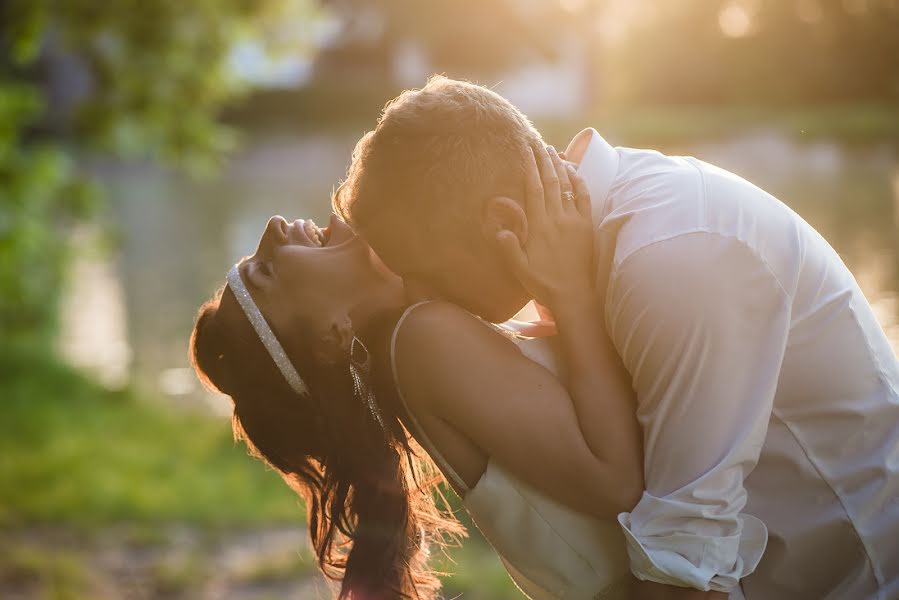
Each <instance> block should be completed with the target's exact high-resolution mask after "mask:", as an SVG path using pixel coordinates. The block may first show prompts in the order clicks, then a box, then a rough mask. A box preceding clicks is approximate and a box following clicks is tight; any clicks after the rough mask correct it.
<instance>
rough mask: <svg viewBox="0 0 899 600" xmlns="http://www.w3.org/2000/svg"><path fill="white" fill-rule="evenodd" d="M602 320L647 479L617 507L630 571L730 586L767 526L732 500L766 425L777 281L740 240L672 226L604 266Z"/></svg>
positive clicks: (746, 569)
mask: <svg viewBox="0 0 899 600" xmlns="http://www.w3.org/2000/svg"><path fill="white" fill-rule="evenodd" d="M607 294H608V295H607V302H606V310H607V313H606V320H607V323H608V326H609V333H610V336H611V337H612V339H613V340H614V342H615V345H616V347H617V349H618V351H619V353H620V354H621V356H622V359H623V361H624V364H625V366H626V367H627V369H628V371H629V372H630V373H631V376H632V377H633V382H634V388H635V391H636V394H637V402H638V408H637V417H638V419H639V422H640V424H641V426H642V428H643V434H644V450H645V462H644V475H645V481H646V491H645V492H644V494H643V496H642V498H641V499H640V501H639V502H638V504H637V505H636V506H635V507H634V509H633V510H632V511H631V512H629V513H621V514H620V515H619V517H618V521H619V523H620V524H621V527H622V529H623V532H624V536H625V539H626V543H627V550H628V554H629V556H630V561H631V571H632V572H633V574H634V575H635V576H636V577H637V578H639V579H642V580H649V581H655V582H658V583H663V584H668V585H675V586H681V587H691V588H695V589H699V590H716V591H724V592H727V591H730V590H731V589H733V588H734V587H735V586H736V585H737V584H738V583H739V580H740V579H741V578H742V577H745V576H746V575H749V574H750V573H752V572H753V570H754V569H755V568H756V566H757V565H758V562H759V560H760V559H761V556H762V554H763V552H764V550H765V545H766V542H767V530H766V528H765V525H764V524H763V523H762V522H761V521H760V520H759V519H757V518H755V517H753V516H751V515H748V514H744V513H741V511H742V510H743V508H744V506H745V504H746V490H745V488H744V486H743V481H744V479H745V478H746V476H747V475H748V474H749V473H750V472H751V471H752V469H753V468H754V467H755V465H756V463H757V461H758V457H759V453H760V451H761V448H762V444H763V442H764V439H765V435H766V432H767V427H768V421H769V418H770V415H771V410H772V404H773V399H774V394H775V390H776V388H777V381H778V375H779V373H780V367H781V363H782V360H783V356H784V351H785V348H786V341H787V333H788V330H789V326H790V303H789V300H788V297H789V296H788V294H787V292H786V291H785V290H784V288H783V286H782V285H781V283H780V282H779V281H778V279H777V278H776V276H775V275H774V272H773V270H772V269H771V268H770V266H769V265H768V264H767V263H765V262H764V260H763V259H762V258H761V257H759V256H758V255H757V254H756V253H755V252H754V251H753V250H752V249H751V248H749V247H748V246H746V245H745V244H743V243H742V242H740V241H739V240H736V239H733V238H728V237H724V236H720V235H718V234H714V233H707V232H698V233H688V234H682V235H679V236H676V237H673V238H671V239H667V240H663V241H657V242H654V243H652V244H650V245H648V246H646V247H644V248H642V249H639V250H636V251H635V252H633V253H632V254H630V255H629V256H627V257H626V258H624V259H623V260H622V261H621V262H620V263H619V264H618V265H617V267H616V268H615V269H613V272H612V274H611V277H610V279H609V288H608V292H607Z"/></svg>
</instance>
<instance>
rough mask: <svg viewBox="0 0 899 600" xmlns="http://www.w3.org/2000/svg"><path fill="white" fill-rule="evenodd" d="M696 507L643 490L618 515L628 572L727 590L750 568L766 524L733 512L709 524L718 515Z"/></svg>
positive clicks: (763, 541) (764, 539)
mask: <svg viewBox="0 0 899 600" xmlns="http://www.w3.org/2000/svg"><path fill="white" fill-rule="evenodd" d="M691 508H692V509H693V510H690V509H691ZM647 511H651V512H650V513H648V512H647ZM700 512H701V507H691V506H689V505H685V503H683V502H681V501H672V500H666V499H662V498H655V497H654V496H652V495H651V494H649V492H644V493H643V497H642V498H641V499H640V502H639V503H638V504H637V506H636V507H634V510H633V511H632V512H629V513H627V512H623V513H621V514H619V515H618V523H619V524H620V525H621V529H622V531H623V533H624V538H625V541H626V545H627V553H628V556H629V557H630V563H631V572H632V573H633V574H634V576H635V577H636V578H637V579H641V580H643V581H654V582H656V583H662V584H665V585H673V586H678V587H689V588H693V589H697V590H703V591H709V590H713V591H718V592H730V591H731V590H732V589H733V588H734V587H736V586H737V585H738V584H739V583H740V579H742V578H743V577H746V576H747V575H749V574H750V573H752V572H753V571H755V568H756V567H757V566H758V564H759V561H760V560H761V558H762V554H764V552H765V546H766V545H767V543H768V528H767V527H765V524H764V523H763V522H762V521H761V520H760V519H758V518H756V517H753V516H752V515H747V514H736V515H734V516H732V517H727V519H725V521H731V523H730V524H727V523H724V522H722V523H721V525H728V526H726V527H714V526H713V527H709V526H708V525H709V524H710V522H713V521H721V517H720V516H719V517H718V518H711V519H710V518H708V517H705V518H704V517H702V516H700V515H697V514H696V513H700ZM648 514H652V515H653V516H652V518H651V519H648V520H646V519H641V518H640V517H641V516H642V515H648ZM713 524H714V525H717V524H718V523H713ZM691 529H694V530H695V529H699V530H702V529H705V530H710V529H722V530H725V531H726V532H727V534H725V535H716V534H713V533H711V532H706V533H692V532H691V531H690V530H691Z"/></svg>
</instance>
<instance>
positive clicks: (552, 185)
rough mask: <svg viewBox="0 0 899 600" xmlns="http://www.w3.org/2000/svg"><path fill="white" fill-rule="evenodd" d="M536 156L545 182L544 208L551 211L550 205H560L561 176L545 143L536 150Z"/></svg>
mask: <svg viewBox="0 0 899 600" xmlns="http://www.w3.org/2000/svg"><path fill="white" fill-rule="evenodd" d="M534 156H535V158H536V159H537V165H538V166H539V167H540V181H542V182H543V201H544V204H545V209H544V210H546V211H547V212H549V210H550V207H554V206H558V205H559V194H560V191H559V176H558V174H557V173H556V169H555V167H553V161H552V159H551V158H550V156H549V151H548V150H547V148H546V146H545V145H543V144H542V143H541V145H540V147H539V148H536V149H535V150H534Z"/></svg>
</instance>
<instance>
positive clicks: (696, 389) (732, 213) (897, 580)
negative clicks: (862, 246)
mask: <svg viewBox="0 0 899 600" xmlns="http://www.w3.org/2000/svg"><path fill="white" fill-rule="evenodd" d="M613 154H614V155H613ZM582 169H585V170H586V172H587V174H588V177H587V180H588V183H589V182H590V181H591V179H592V180H593V182H594V184H593V185H592V186H591V193H592V194H594V195H596V194H597V192H598V193H599V194H600V195H603V193H604V192H606V191H607V194H606V197H605V198H602V197H601V198H594V206H595V209H594V212H595V213H598V214H595V215H594V218H595V219H596V220H597V224H598V227H597V242H598V243H597V248H598V256H599V264H600V272H599V284H600V288H601V289H604V290H605V300H606V320H607V324H608V327H609V332H610V335H611V336H612V338H613V340H614V341H615V344H616V346H617V348H618V350H619V352H620V353H621V355H622V359H623V360H624V362H625V365H626V366H627V367H628V370H629V371H630V372H631V375H632V376H633V377H634V384H635V389H636V391H637V395H638V402H639V408H638V417H639V418H640V421H641V424H642V425H643V427H644V432H645V449H646V463H645V475H646V481H647V492H646V493H645V494H644V497H643V499H642V500H641V502H640V503H639V504H638V506H637V507H635V509H634V510H633V511H632V512H631V513H629V514H623V515H622V516H621V518H620V520H621V522H622V525H623V526H624V529H625V535H626V537H627V538H628V541H629V552H630V555H631V563H632V568H633V569H634V570H635V571H637V572H638V573H639V574H641V575H643V576H645V578H647V579H650V580H654V581H659V582H660V583H669V584H672V585H686V586H692V587H698V588H700V589H722V590H726V589H728V588H730V587H731V586H732V584H733V583H734V582H735V581H736V580H737V579H741V578H743V577H745V576H746V575H747V574H749V573H753V570H754V573H753V574H751V575H749V576H748V577H746V578H745V579H743V581H742V586H743V590H744V591H745V594H746V597H747V598H750V599H752V598H803V597H807V598H825V597H827V598H892V597H899V543H897V542H894V541H893V540H899V503H897V502H899V500H897V499H899V363H897V360H896V357H895V355H894V354H893V351H892V349H891V348H890V346H889V343H888V342H887V339H886V337H885V335H884V333H883V331H882V329H881V328H880V326H879V325H878V324H877V321H876V319H875V317H874V314H873V311H872V310H871V307H870V306H869V305H868V303H867V301H866V300H865V298H864V296H863V294H862V292H861V290H860V289H859V287H858V285H857V284H856V282H855V280H854V278H853V277H852V275H851V273H850V272H849V271H848V269H847V268H846V266H845V265H844V264H843V263H842V261H841V260H840V258H839V256H838V255H837V254H836V252H835V251H834V250H833V249H832V248H831V247H830V246H829V244H827V242H826V241H825V240H824V239H823V238H821V236H820V235H818V234H817V232H815V231H814V229H813V228H812V227H810V226H809V225H808V224H807V223H806V222H805V221H803V220H802V219H801V218H800V217H799V216H798V215H796V214H795V213H794V212H793V211H792V210H790V209H789V208H788V207H786V206H785V205H784V204H782V203H781V202H779V201H778V200H777V199H775V198H773V197H772V196H770V195H769V194H766V193H765V192H763V191H762V190H760V189H758V188H756V187H755V186H752V185H751V184H749V183H748V182H746V181H744V180H742V179H740V178H739V177H736V176H735V175H733V174H731V173H728V172H726V171H723V170H721V169H718V168H716V167H714V166H711V165H708V164H706V163H703V162H701V161H698V160H695V159H691V158H677V157H666V156H663V155H660V154H658V153H655V152H651V151H643V150H631V149H622V148H619V149H614V150H612V149H611V148H609V147H608V146H607V145H606V146H604V147H603V146H600V147H598V149H597V150H596V151H595V152H594V156H593V158H591V157H590V155H589V153H588V156H587V157H586V164H584V165H582ZM591 169H592V171H593V173H592V175H590V172H591ZM612 173H614V175H612ZM756 462H757V466H756ZM744 481H745V486H744V485H743V483H744ZM744 487H745V489H744ZM746 492H748V497H747V493H746ZM744 504H745V507H744ZM753 515H754V516H755V517H758V519H760V520H761V522H762V523H764V525H765V526H767V529H768V544H767V550H766V551H765V552H764V555H763V556H761V555H762V550H763V549H764V541H763V540H764V527H762V526H761V525H760V523H759V522H758V521H757V520H756V519H753V517H752V516H753ZM760 556H761V562H759V563H758V567H757V568H755V569H753V567H754V566H755V562H756V561H758V560H759V558H760ZM878 594H879V595H878Z"/></svg>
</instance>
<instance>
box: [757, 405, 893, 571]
mask: <svg viewBox="0 0 899 600" xmlns="http://www.w3.org/2000/svg"><path fill="white" fill-rule="evenodd" d="M778 413H779V411H778V410H777V409H776V408H774V409H772V410H771V415H772V416H773V417H774V418H775V419H777V420H778V421H780V422H781V424H782V425H783V426H784V427H785V428H786V430H787V431H789V432H790V435H791V436H792V437H793V440H794V441H795V442H796V445H797V446H799V449H800V450H802V455H803V456H805V459H806V460H807V461H808V463H809V464H810V465H812V468H814V469H815V473H817V474H818V477H820V478H821V481H823V482H824V483H825V485H827V487H828V488H829V489H830V491H831V492H833V495H834V497H835V498H836V499H837V502H839V503H840V508H842V509H843V514H845V515H846V519H847V520H848V521H849V524H850V525H851V526H852V532H853V533H854V534H855V537H856V538H858V542H859V544H860V545H861V547H862V550H864V552H865V558H866V559H867V560H868V565H869V566H870V567H871V573H872V574H873V575H874V581H875V582H876V583H877V587H878V588H881V587H883V585H884V582H883V577H882V576H881V574H880V573H879V572H878V569H877V565H876V564H875V563H874V561H873V560H872V559H871V552H870V550H869V549H868V544H867V543H866V542H865V539H864V538H863V537H862V536H861V534H860V533H859V532H858V527H856V525H855V520H854V519H853V517H852V514H850V512H849V509H848V508H847V507H846V502H845V501H844V500H843V497H842V496H841V495H840V492H839V491H837V489H836V487H834V485H833V484H831V482H830V480H828V479H827V478H826V477H825V476H824V474H823V473H822V472H821V469H820V468H819V467H818V464H817V463H816V462H815V461H814V460H812V457H811V455H810V454H809V453H808V451H807V450H806V448H805V446H804V445H803V443H802V441H801V440H800V439H799V436H797V435H796V432H795V431H793V427H792V426H791V425H790V423H789V422H787V420H786V419H784V418H783V417H782V416H780V415H779V414H778Z"/></svg>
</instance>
